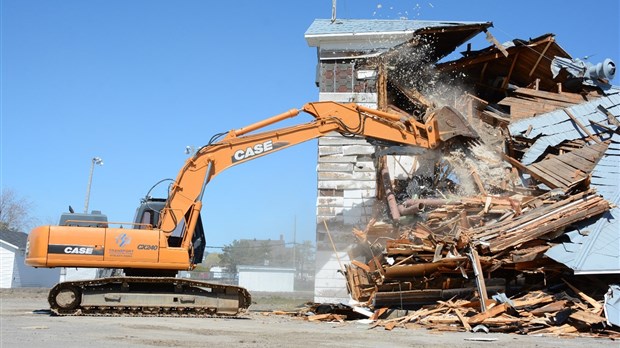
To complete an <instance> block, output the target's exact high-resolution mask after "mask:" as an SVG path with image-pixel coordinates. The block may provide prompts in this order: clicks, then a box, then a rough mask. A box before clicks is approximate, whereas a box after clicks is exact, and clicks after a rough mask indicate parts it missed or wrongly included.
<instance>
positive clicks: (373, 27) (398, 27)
mask: <svg viewBox="0 0 620 348" xmlns="http://www.w3.org/2000/svg"><path fill="white" fill-rule="evenodd" d="M471 24H490V23H489V22H463V21H421V20H405V19H397V20H394V19H383V20H382V19H336V20H335V21H333V22H332V20H331V19H315V20H314V22H312V24H311V25H310V27H309V28H308V29H307V30H306V33H305V34H304V36H305V37H306V38H308V37H314V36H329V35H341V36H342V35H345V36H351V35H358V34H375V35H376V34H383V33H409V34H411V33H414V32H416V31H418V30H420V29H426V28H433V27H454V26H463V25H471Z"/></svg>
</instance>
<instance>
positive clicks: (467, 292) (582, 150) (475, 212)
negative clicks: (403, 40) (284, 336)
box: [313, 30, 620, 339]
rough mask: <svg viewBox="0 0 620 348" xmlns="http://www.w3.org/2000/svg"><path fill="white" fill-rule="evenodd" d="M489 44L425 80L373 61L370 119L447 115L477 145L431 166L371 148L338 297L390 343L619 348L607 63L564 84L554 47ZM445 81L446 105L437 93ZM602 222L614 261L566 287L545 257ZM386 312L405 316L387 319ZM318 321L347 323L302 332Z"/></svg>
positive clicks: (570, 273) (616, 146)
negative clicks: (406, 333)
mask: <svg viewBox="0 0 620 348" xmlns="http://www.w3.org/2000/svg"><path fill="white" fill-rule="evenodd" d="M485 31H486V30H485ZM492 41H493V45H492V46H490V47H488V48H486V49H483V50H481V51H471V50H468V51H467V52H463V58H461V59H458V60H456V61H452V62H447V63H442V64H436V65H435V66H434V69H430V70H429V69H428V68H425V69H424V74H427V75H426V76H425V77H424V78H421V79H420V78H417V79H415V82H412V81H413V80H414V79H409V78H403V75H405V76H406V75H407V74H405V73H403V71H406V70H407V69H409V70H407V71H410V70H412V69H416V68H418V67H420V66H426V65H427V64H428V63H429V62H428V61H424V62H420V61H419V60H417V61H415V62H412V61H408V60H407V57H402V56H401V57H398V52H399V51H398V50H394V51H392V52H389V53H388V54H387V55H386V57H388V59H386V60H387V61H388V62H389V65H390V66H391V67H392V68H391V70H390V69H386V68H385V67H383V66H382V64H386V62H382V61H378V62H376V64H377V66H378V67H377V70H378V71H379V77H378V91H377V92H378V94H379V107H380V109H384V110H390V111H392V112H401V113H407V114H413V115H417V116H418V117H419V118H421V119H424V118H426V117H431V116H430V115H433V114H435V113H437V112H440V110H442V109H443V110H445V108H450V110H451V112H457V113H461V114H462V115H463V117H464V119H467V120H469V121H470V123H471V126H473V129H472V134H477V135H478V137H477V139H475V140H471V139H469V140H467V139H464V138H461V139H456V140H455V139H453V140H450V141H449V142H448V143H446V144H445V146H444V147H443V149H442V150H440V151H442V152H441V153H439V154H437V155H436V156H427V157H428V158H422V157H421V156H418V154H416V153H412V154H410V155H407V154H404V155H403V153H402V150H401V149H393V148H390V146H389V145H386V144H376V145H377V148H378V149H379V150H378V151H377V153H376V157H375V162H376V164H377V173H378V175H377V181H378V183H377V198H378V200H377V206H376V207H375V209H374V211H375V212H376V213H375V214H374V217H373V219H372V220H371V221H370V222H369V223H368V224H367V226H365V227H364V228H360V229H355V230H354V231H353V235H354V237H355V239H356V241H357V245H356V246H355V248H353V249H352V250H350V253H349V254H350V255H349V256H350V259H351V260H353V261H352V262H351V263H350V264H346V265H344V270H343V271H344V272H343V273H344V275H345V276H346V280H347V287H348V291H349V293H350V296H351V298H352V300H353V302H354V303H355V305H356V306H361V307H364V308H368V309H370V310H371V311H373V312H374V313H375V316H376V319H377V320H374V326H375V327H376V326H380V327H384V328H385V329H387V330H391V329H393V328H394V327H420V326H422V327H428V328H433V329H435V330H450V331H454V330H463V331H479V330H483V331H486V332H488V331H493V332H516V333H521V334H547V335H576V334H580V335H586V334H587V335H591V336H596V337H610V338H614V339H619V338H620V333H619V332H618V326H617V313H615V312H614V313H610V314H608V313H606V311H605V308H610V309H609V310H612V311H613V310H614V309H612V306H609V305H608V304H610V303H616V302H617V301H615V300H617V299H614V298H613V294H616V295H617V293H618V292H617V285H616V287H615V288H614V289H615V290H614V291H612V290H611V289H609V286H610V285H611V284H612V283H613V282H615V283H617V282H618V280H617V279H614V278H613V275H612V274H613V273H618V272H620V264H619V263H618V262H619V261H618V260H619V259H618V250H617V249H618V246H619V245H618V238H619V236H618V231H619V230H620V228H619V226H620V224H619V223H618V218H619V215H618V210H617V207H616V204H618V202H619V201H620V200H619V198H618V189H617V187H618V186H617V185H618V181H617V180H618V178H619V177H620V169H619V167H620V166H619V165H618V158H619V157H618V155H620V136H619V135H620V127H619V125H620V121H619V120H620V89H618V88H616V87H613V86H611V85H610V84H609V81H610V80H611V79H613V76H614V73H615V66H614V65H613V62H611V61H609V60H606V61H605V62H603V63H601V64H602V65H601V64H599V65H598V66H585V65H584V66H585V68H584V69H589V70H588V72H587V73H583V72H581V73H579V74H577V73H575V72H574V71H572V70H571V67H572V68H574V65H570V64H569V63H567V62H570V61H571V59H572V58H571V57H570V55H569V54H568V53H567V52H565V51H564V50H563V49H562V48H561V47H560V46H559V45H558V44H557V43H556V42H555V39H554V35H553V34H545V35H543V36H541V37H538V38H535V39H531V40H528V41H525V40H518V39H515V40H513V41H512V42H510V43H505V44H499V43H498V42H497V41H496V40H492ZM427 44H428V43H427ZM411 45H412V43H411V42H410V43H408V47H409V48H410V46H411ZM397 57H398V58H397ZM551 58H557V60H556V61H555V63H552V59H551ZM416 59H419V58H418V57H416ZM581 63H583V62H581ZM610 64H611V65H610ZM582 65H583V64H582ZM394 66H395V67H396V68H394ZM575 66H576V65H575ZM611 68H613V69H611ZM597 71H598V73H597ZM419 73H420V72H419V71H418V72H417V74H419ZM457 76H458V78H457ZM416 77H419V76H416ZM408 81H409V82H408ZM428 81H432V84H433V87H432V88H430V87H429V86H428V85H424V83H425V82H428ZM441 81H449V82H447V83H445V82H443V84H444V85H445V84H447V85H451V86H452V87H455V86H458V91H455V92H454V93H446V88H448V89H449V86H448V87H445V86H444V87H443V88H442V87H441V86H440V85H441V84H442V82H441ZM439 95H441V97H442V98H439ZM446 95H454V97H452V98H447V100H446V98H445V96H446ZM404 110H406V111H404ZM438 119H440V118H438ZM403 158H408V159H412V160H407V161H404V160H403ZM388 159H389V161H391V162H390V163H391V164H388ZM420 161H422V162H424V163H419V162H420ZM405 162H406V163H405ZM420 167H426V171H427V172H426V173H425V172H424V171H423V170H418V169H419V168H420ZM428 168H432V169H431V173H430V174H431V175H429V173H428ZM597 171H598V172H597ZM606 177H609V178H611V179H610V181H608V182H606V183H605V180H604V179H605V178H606ZM614 180H615V182H614ZM610 188H611V189H610ZM599 220H601V221H602V220H606V221H607V223H608V224H611V226H612V227H611V228H610V229H611V232H600V233H595V234H597V235H599V234H601V233H610V237H609V238H610V239H609V240H608V244H609V243H611V246H609V245H608V246H607V247H610V248H612V252H611V253H609V254H608V255H607V256H604V257H609V259H610V260H615V265H614V264H612V265H609V267H610V268H611V269H612V270H614V271H612V272H608V273H606V272H602V273H603V275H601V276H598V277H597V279H594V278H593V277H587V276H576V275H575V274H576V272H575V269H573V268H571V267H570V266H568V265H567V263H563V262H562V261H556V259H559V258H561V257H563V256H557V255H556V256H554V257H553V258H552V257H550V256H547V253H548V252H549V253H551V254H554V253H555V254H558V252H557V249H554V248H557V247H560V246H562V245H568V244H567V243H568V242H567V241H566V240H567V237H570V236H573V235H574V234H575V232H574V231H577V232H578V233H581V235H582V236H584V237H587V234H588V233H589V232H590V231H583V226H595V225H593V223H594V222H598V221H599ZM596 226H598V225H596ZM607 227H609V226H607V225H605V226H603V227H600V228H607ZM597 231H598V230H597ZM592 232H593V233H594V231H592ZM614 243H615V244H614ZM553 250H556V251H555V252H552V251H553ZM559 254H562V253H561V252H559ZM590 256H592V254H589V255H586V256H583V257H590ZM564 257H565V256H564ZM608 290H609V291H608ZM606 293H607V295H605V294H606ZM614 301H615V302H614ZM616 308H617V307H616ZM397 309H398V310H401V311H406V314H404V315H401V316H396V317H394V315H393V312H394V311H395V310H397ZM616 310H617V309H616ZM390 313H392V317H390V318H388V315H389V314H390ZM379 318H382V319H379ZM612 318H616V319H615V321H612V320H614V319H612ZM323 319H326V320H339V319H343V318H342V317H333V316H329V315H326V314H323V316H321V317H316V316H315V317H314V319H313V320H323Z"/></svg>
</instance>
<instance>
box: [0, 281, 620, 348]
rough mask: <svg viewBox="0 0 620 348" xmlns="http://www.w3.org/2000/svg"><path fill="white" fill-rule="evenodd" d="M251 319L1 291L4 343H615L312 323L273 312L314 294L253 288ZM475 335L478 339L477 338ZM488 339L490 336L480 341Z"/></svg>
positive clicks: (591, 346)
mask: <svg viewBox="0 0 620 348" xmlns="http://www.w3.org/2000/svg"><path fill="white" fill-rule="evenodd" d="M252 295H253V299H254V302H255V303H254V304H253V305H252V306H251V307H250V309H251V312H250V314H249V316H248V318H247V319H217V318H157V317H145V318H134V317H55V316H51V315H50V312H49V310H48V308H49V307H48V304H47V300H46V297H47V289H2V290H0V326H1V327H0V347H2V348H4V347H51V348H53V347H63V348H71V347H89V348H96V347H105V348H110V347H115V348H116V347H197V346H198V347H201V346H207V345H227V346H232V347H306V346H315V347H328V346H332V347H333V346H338V347H364V348H367V347H446V346H458V347H476V348H479V347H485V346H486V347H495V346H497V345H501V346H503V347H523V348H528V347H563V348H570V347H580V348H582V347H584V346H587V347H588V348H595V347H618V346H619V344H618V342H614V341H611V340H608V339H594V338H581V337H578V338H558V337H545V336H523V335H515V334H480V333H465V332H438V331H432V330H424V329H415V330H414V329H401V328H396V329H394V330H393V331H386V330H383V329H380V328H375V329H369V328H370V326H369V325H367V324H360V323H358V322H355V321H348V322H345V323H325V322H308V321H306V320H303V318H299V317H290V316H283V315H274V314H269V312H271V311H273V310H284V311H292V310H295V309H296V308H298V307H300V306H303V304H304V303H305V302H308V301H310V300H311V298H312V295H311V294H310V293H302V294H264V293H253V294H252ZM472 340H473V341H472ZM477 340H487V341H477Z"/></svg>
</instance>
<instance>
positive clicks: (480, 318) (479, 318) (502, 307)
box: [467, 303, 509, 325]
mask: <svg viewBox="0 0 620 348" xmlns="http://www.w3.org/2000/svg"><path fill="white" fill-rule="evenodd" d="M508 308H509V305H508V304H507V303H502V304H499V305H497V306H494V307H491V308H490V309H489V310H487V311H486V312H482V313H478V314H476V315H474V316H473V317H470V318H469V320H468V321H467V322H468V323H469V324H470V325H474V324H480V323H482V322H484V321H485V320H486V319H488V318H493V317H495V316H498V315H500V314H502V313H504V312H506V310H508Z"/></svg>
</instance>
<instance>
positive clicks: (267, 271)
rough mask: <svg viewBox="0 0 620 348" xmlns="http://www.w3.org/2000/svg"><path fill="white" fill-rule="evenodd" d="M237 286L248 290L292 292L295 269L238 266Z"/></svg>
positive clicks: (293, 289)
mask: <svg viewBox="0 0 620 348" xmlns="http://www.w3.org/2000/svg"><path fill="white" fill-rule="evenodd" d="M237 269H238V272H239V286H241V287H243V288H246V289H247V290H248V291H250V292H252V291H266V292H293V291H295V269H293V268H270V267H258V266H256V267H254V266H239V267H238V268H237Z"/></svg>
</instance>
